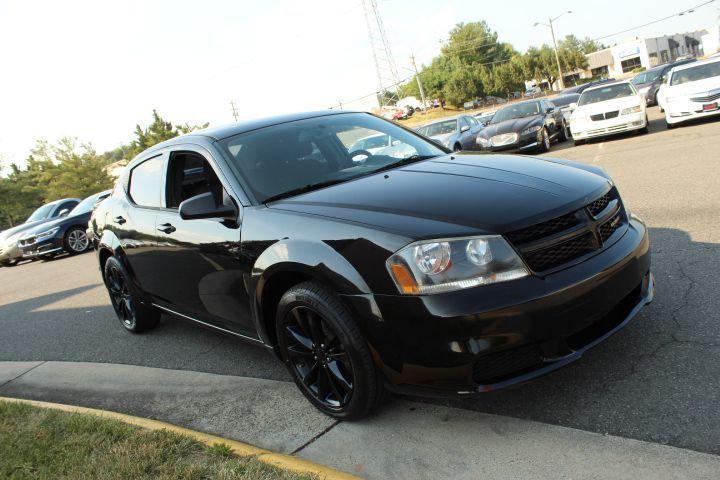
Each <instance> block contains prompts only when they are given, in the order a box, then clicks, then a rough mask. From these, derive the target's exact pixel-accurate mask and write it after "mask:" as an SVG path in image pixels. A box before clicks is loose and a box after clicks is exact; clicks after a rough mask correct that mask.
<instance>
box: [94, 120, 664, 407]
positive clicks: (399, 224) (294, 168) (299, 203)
mask: <svg viewBox="0 0 720 480" xmlns="http://www.w3.org/2000/svg"><path fill="white" fill-rule="evenodd" d="M379 134H385V135H389V136H391V137H392V138H393V139H396V141H397V144H396V145H395V147H397V148H395V149H394V150H393V152H392V153H393V154H392V155H386V154H380V153H375V154H373V153H370V152H365V151H361V152H360V153H358V152H352V151H350V147H351V146H352V145H353V143H355V142H356V141H357V139H359V138H364V137H367V136H369V135H379ZM92 222H93V229H94V231H95V232H97V234H98V236H99V242H98V258H99V262H100V269H101V272H102V275H103V278H104V281H105V284H106V286H107V288H108V291H109V293H110V298H111V301H112V305H113V307H114V309H115V312H116V313H117V315H118V317H119V319H120V320H121V323H122V325H123V326H124V327H125V328H126V329H127V330H128V331H130V332H135V333H137V332H141V331H143V330H147V329H150V328H152V327H154V326H155V325H156V324H157V322H158V320H159V318H160V313H161V312H166V313H169V314H172V315H175V316H177V317H180V318H184V319H187V320H191V321H194V322H197V323H200V324H203V325H206V326H209V327H212V328H214V329H217V330H219V331H221V332H225V333H227V334H230V335H233V336H235V337H237V338H240V339H243V340H246V341H248V342H250V343H253V344H257V345H260V346H263V347H266V348H269V349H272V350H273V351H275V352H276V353H277V355H278V356H279V357H280V358H281V359H282V360H283V361H284V362H285V363H286V365H287V367H288V369H289V371H290V373H291V375H292V377H293V379H294V380H295V382H296V383H297V385H298V386H299V388H300V390H301V391H302V392H303V394H304V395H305V396H306V397H307V398H308V399H309V400H310V401H311V402H312V403H313V404H314V405H315V406H316V407H318V408H319V409H320V410H322V411H323V412H325V413H327V414H328V415H331V416H334V417H336V418H358V417H361V416H363V415H365V414H367V413H368V412H369V411H370V410H371V409H372V408H373V407H374V406H375V405H377V404H378V403H379V402H380V400H381V398H382V393H383V391H384V390H385V389H390V390H393V391H400V392H406V393H413V394H421V395H446V394H448V393H454V394H457V393H471V392H485V391H490V390H495V389H499V388H503V387H506V386H508V385H512V384H515V383H518V382H522V381H525V380H528V379H531V378H534V377H537V376H540V375H543V374H545V373H548V372H550V371H552V370H555V369H557V368H559V367H561V366H563V365H566V364H568V363H569V362H572V361H574V360H576V359H578V358H579V357H580V356H581V355H582V354H583V352H585V351H586V350H587V349H589V348H591V347H593V346H594V345H596V344H598V343H599V342H601V341H602V340H604V339H605V338H607V337H608V336H610V335H611V334H613V333H615V332H616V331H618V330H619V329H620V328H622V327H623V326H625V325H626V324H627V323H628V322H629V321H630V319H631V318H632V317H633V316H634V315H635V314H636V313H637V312H638V311H639V310H640V309H641V308H642V307H643V305H645V304H646V303H648V302H649V301H650V300H651V299H652V296H653V280H652V275H651V273H650V256H649V252H648V235H647V231H646V228H645V225H644V224H643V222H642V221H641V220H640V219H638V218H637V217H636V216H634V215H632V214H631V213H629V212H627V211H626V210H625V208H624V206H623V203H622V200H621V198H620V196H619V194H618V190H617V189H616V187H615V185H614V184H613V182H612V180H611V179H610V178H609V177H608V176H607V174H606V173H605V172H604V171H603V170H602V169H600V168H597V167H594V166H589V165H582V164H577V163H573V162H568V161H563V160H549V159H540V158H533V157H521V156H504V155H477V156H474V155H455V154H452V153H450V152H449V151H448V150H445V149H443V148H442V147H439V146H438V145H436V144H434V143H433V142H431V141H428V140H426V139H425V138H423V137H421V136H419V135H418V134H416V133H414V132H412V131H410V130H407V129H405V128H403V127H400V126H398V125H395V124H393V123H391V122H388V121H385V120H382V119H380V118H377V117H375V116H372V115H370V114H365V113H353V112H319V113H309V114H298V115H289V116H283V117H276V118H271V119H265V120H257V121H252V122H247V123H239V124H234V125H232V126H230V127H226V128H215V129H210V130H205V131H200V132H194V133H192V134H190V135H186V136H183V137H179V138H175V139H173V140H170V141H167V142H165V143H162V144H159V145H157V146H155V147H152V148H151V149H149V150H147V151H145V152H143V153H142V154H140V155H139V156H138V157H137V158H136V159H134V160H133V161H132V163H131V164H130V165H129V166H128V168H127V170H126V173H125V174H124V176H123V177H121V179H120V181H119V182H118V185H117V187H116V189H115V191H114V192H113V195H112V196H111V197H110V198H109V199H107V200H106V201H104V202H103V203H102V204H101V205H100V206H99V207H98V209H97V210H96V211H95V213H94V215H93V219H92Z"/></svg>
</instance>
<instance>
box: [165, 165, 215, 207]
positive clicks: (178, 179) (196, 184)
mask: <svg viewBox="0 0 720 480" xmlns="http://www.w3.org/2000/svg"><path fill="white" fill-rule="evenodd" d="M207 192H211V193H212V194H213V197H214V198H215V203H216V204H218V205H220V204H221V203H222V201H223V187H222V184H221V183H220V180H219V179H218V178H217V175H215V171H214V170H213V169H212V167H211V166H210V164H209V163H208V161H207V160H206V159H205V157H203V156H202V155H200V154H198V153H195V152H173V153H172V154H171V155H170V161H169V162H168V172H167V185H166V188H165V195H166V196H165V206H166V207H167V208H178V207H179V206H180V204H181V203H182V202H184V201H185V200H187V199H188V198H192V197H195V196H197V195H201V194H203V193H207Z"/></svg>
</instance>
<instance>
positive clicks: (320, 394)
mask: <svg viewBox="0 0 720 480" xmlns="http://www.w3.org/2000/svg"><path fill="white" fill-rule="evenodd" d="M275 325H276V332H278V334H277V336H278V347H279V351H280V355H281V357H282V359H283V361H284V362H285V365H286V366H287V368H288V370H289V371H290V375H291V376H292V378H293V380H294V381H295V384H296V385H297V386H298V388H299V389H300V391H301V392H302V393H303V395H305V397H306V398H307V399H308V400H309V401H310V403H312V404H313V405H314V406H315V407H316V408H317V409H318V410H320V411H321V412H323V413H325V414H326V415H328V416H330V417H333V418H336V419H343V420H352V419H359V418H362V417H364V416H366V415H368V414H369V413H370V412H371V411H373V410H374V409H375V408H376V407H377V406H378V405H379V404H380V403H381V401H382V398H383V393H384V388H383V385H382V380H381V375H380V373H379V372H378V371H377V370H376V368H375V364H374V362H373V359H372V356H371V355H370V350H369V348H368V345H367V342H366V340H365V338H364V337H363V335H362V334H361V333H360V330H359V329H358V327H357V325H356V324H355V321H354V320H353V318H352V316H351V315H350V312H349V311H348V310H347V308H346V307H345V306H344V305H343V304H342V302H341V301H340V299H339V298H338V297H337V296H336V295H335V294H334V293H333V292H332V290H330V289H329V288H327V287H325V286H324V285H322V284H320V283H318V282H315V281H308V282H303V283H301V284H299V285H296V286H294V287H292V288H291V289H290V290H288V291H287V292H285V294H284V295H283V296H282V298H281V299H280V302H279V304H278V308H277V313H276V318H275ZM318 343H320V346H318Z"/></svg>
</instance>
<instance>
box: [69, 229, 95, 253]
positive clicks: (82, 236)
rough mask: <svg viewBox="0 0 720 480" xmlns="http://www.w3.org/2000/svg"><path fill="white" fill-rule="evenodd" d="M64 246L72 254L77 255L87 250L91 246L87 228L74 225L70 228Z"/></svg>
mask: <svg viewBox="0 0 720 480" xmlns="http://www.w3.org/2000/svg"><path fill="white" fill-rule="evenodd" d="M63 246H64V247H65V251H66V252H68V253H69V254H70V255H77V254H78V253H82V252H84V251H85V250H87V249H88V247H89V246H90V240H88V237H87V233H85V229H83V228H81V227H72V228H71V229H70V230H68V231H67V233H66V234H65V238H64V239H63Z"/></svg>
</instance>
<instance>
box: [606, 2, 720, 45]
mask: <svg viewBox="0 0 720 480" xmlns="http://www.w3.org/2000/svg"><path fill="white" fill-rule="evenodd" d="M714 2H715V0H708V1H707V2H704V3H701V4H699V5H696V6H694V7H690V8H686V9H685V10H683V11H681V12H677V13H673V14H672V15H668V16H667V17H663V18H658V19H657V20H653V21H652V22H648V23H644V24H642V25H638V26H636V27H632V28H628V29H626V30H622V31H619V32H615V33H611V34H610V35H603V36H602V37H597V38H594V39H593V41H595V42H597V41H598V40H603V39H605V38H610V37H614V36H616V35H621V34H623V33H627V32H631V31H633V30H639V29H641V28H645V27H647V26H649V25H654V24H656V23H660V22H664V21H665V20H669V19H671V18H673V17H679V16H682V15H685V14H686V13H692V12H693V11H695V10H696V9H698V8H700V7H704V6H705V5H709V4H711V3H714Z"/></svg>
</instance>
